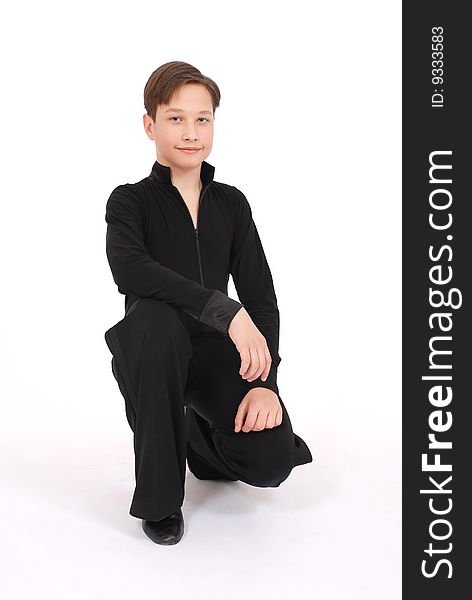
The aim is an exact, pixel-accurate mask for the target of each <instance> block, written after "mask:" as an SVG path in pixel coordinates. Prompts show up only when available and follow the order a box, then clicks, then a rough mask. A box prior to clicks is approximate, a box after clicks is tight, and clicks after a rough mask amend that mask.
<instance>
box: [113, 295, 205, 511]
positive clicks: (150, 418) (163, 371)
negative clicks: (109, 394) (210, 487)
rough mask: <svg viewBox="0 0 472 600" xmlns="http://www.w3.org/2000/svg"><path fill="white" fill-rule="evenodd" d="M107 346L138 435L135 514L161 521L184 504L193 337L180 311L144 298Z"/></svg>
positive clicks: (133, 428) (129, 414)
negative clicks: (186, 402)
mask: <svg viewBox="0 0 472 600" xmlns="http://www.w3.org/2000/svg"><path fill="white" fill-rule="evenodd" d="M105 340H106V342H107V345H108V347H109V349H110V351H111V353H112V354H113V358H112V368H113V373H114V376H115V378H116V379H117V382H118V385H119V388H120V390H121V392H122V395H123V396H124V399H125V406H126V416H127V418H128V422H129V424H130V427H131V429H132V430H133V433H134V452H135V477H136V488H135V491H134V495H133V499H132V502H131V506H130V511H129V512H130V514H131V515H133V516H134V517H138V518H141V519H149V520H153V521H158V520H160V519H162V518H164V517H166V516H167V515H170V514H171V513H173V512H175V511H176V510H177V509H178V508H180V507H181V506H182V504H183V500H184V487H185V473H186V424H185V412H184V393H185V385H186V381H187V376H188V366H189V360H190V357H191V355H192V352H193V348H192V344H191V341H190V338H189V333H188V330H187V328H186V326H185V324H184V322H183V321H182V319H181V318H180V316H179V311H178V309H176V308H174V307H173V306H171V305H169V304H167V303H164V302H161V301H158V300H154V299H149V298H141V299H139V300H138V301H137V303H136V304H135V305H134V306H133V307H132V310H131V311H128V313H127V314H126V316H125V317H124V318H123V319H122V320H121V321H119V322H118V323H117V324H116V325H114V326H113V327H111V328H110V329H109V330H108V331H107V332H106V333H105Z"/></svg>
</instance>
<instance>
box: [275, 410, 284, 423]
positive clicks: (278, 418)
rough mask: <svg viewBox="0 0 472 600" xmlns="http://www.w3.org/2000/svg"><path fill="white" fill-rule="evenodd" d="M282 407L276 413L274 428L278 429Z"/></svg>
mask: <svg viewBox="0 0 472 600" xmlns="http://www.w3.org/2000/svg"><path fill="white" fill-rule="evenodd" d="M282 414H283V413H282V407H280V408H279V410H278V411H277V417H276V419H275V426H276V427H278V426H279V425H280V424H281V423H282Z"/></svg>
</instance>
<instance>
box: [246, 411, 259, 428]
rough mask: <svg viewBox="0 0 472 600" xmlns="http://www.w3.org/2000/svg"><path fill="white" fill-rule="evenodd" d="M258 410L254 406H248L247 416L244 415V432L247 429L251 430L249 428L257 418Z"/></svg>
mask: <svg viewBox="0 0 472 600" xmlns="http://www.w3.org/2000/svg"><path fill="white" fill-rule="evenodd" d="M258 413H259V411H258V410H257V409H255V408H250V409H249V411H248V413H247V416H246V421H245V423H244V425H243V431H244V432H245V433H247V432H248V431H251V429H252V428H253V427H254V424H255V422H256V420H257V415H258Z"/></svg>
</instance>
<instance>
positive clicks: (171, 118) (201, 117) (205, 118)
mask: <svg viewBox="0 0 472 600" xmlns="http://www.w3.org/2000/svg"><path fill="white" fill-rule="evenodd" d="M180 118H181V117H171V118H170V119H171V120H172V119H180ZM199 119H204V120H205V121H208V119H207V118H206V117H199Z"/></svg>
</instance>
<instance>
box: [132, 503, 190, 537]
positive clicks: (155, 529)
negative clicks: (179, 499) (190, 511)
mask: <svg viewBox="0 0 472 600" xmlns="http://www.w3.org/2000/svg"><path fill="white" fill-rule="evenodd" d="M142 527H143V531H144V533H145V534H146V535H147V536H148V538H150V539H151V540H152V541H153V542H156V544H164V545H166V546H169V545H171V544H177V542H179V541H180V540H181V539H182V536H183V534H184V516H183V514H182V509H181V508H179V510H177V511H175V512H174V513H172V514H171V515H169V516H168V517H164V518H163V519H161V520H160V521H148V520H147V519H143V522H142Z"/></svg>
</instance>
